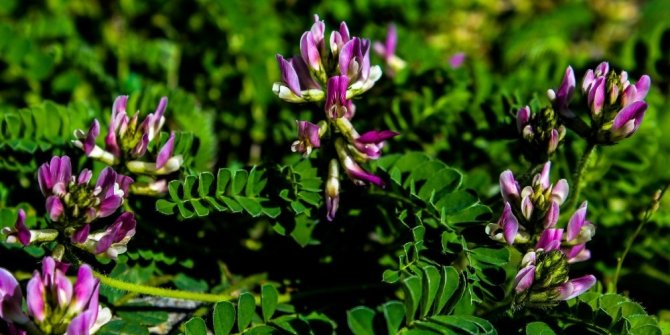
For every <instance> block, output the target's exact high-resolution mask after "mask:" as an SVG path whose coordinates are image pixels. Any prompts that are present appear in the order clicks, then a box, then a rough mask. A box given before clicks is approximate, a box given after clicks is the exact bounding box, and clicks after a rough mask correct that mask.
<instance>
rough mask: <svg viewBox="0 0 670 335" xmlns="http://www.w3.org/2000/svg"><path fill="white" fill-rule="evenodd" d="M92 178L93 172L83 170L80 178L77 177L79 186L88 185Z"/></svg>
mask: <svg viewBox="0 0 670 335" xmlns="http://www.w3.org/2000/svg"><path fill="white" fill-rule="evenodd" d="M91 177H93V172H92V171H91V170H89V169H83V170H81V172H80V173H79V177H77V184H79V185H83V184H88V182H89V181H90V180H91Z"/></svg>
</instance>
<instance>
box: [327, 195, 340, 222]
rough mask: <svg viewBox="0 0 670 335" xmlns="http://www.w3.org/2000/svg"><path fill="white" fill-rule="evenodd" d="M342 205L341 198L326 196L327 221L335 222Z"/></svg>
mask: <svg viewBox="0 0 670 335" xmlns="http://www.w3.org/2000/svg"><path fill="white" fill-rule="evenodd" d="M339 204H340V197H339V196H337V197H330V196H328V195H326V219H328V221H333V220H334V219H335V214H336V213H337V208H338V206H339Z"/></svg>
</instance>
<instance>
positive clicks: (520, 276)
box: [514, 265, 535, 293]
mask: <svg viewBox="0 0 670 335" xmlns="http://www.w3.org/2000/svg"><path fill="white" fill-rule="evenodd" d="M534 280H535V265H528V266H526V267H525V268H523V269H521V270H519V272H518V273H517V274H516V277H514V290H515V291H516V293H521V292H523V291H525V290H527V289H529V288H530V287H531V286H532V285H533V281H534Z"/></svg>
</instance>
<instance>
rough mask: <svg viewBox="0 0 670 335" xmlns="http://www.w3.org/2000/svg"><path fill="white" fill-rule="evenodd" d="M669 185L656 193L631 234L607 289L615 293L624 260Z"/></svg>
mask: <svg viewBox="0 0 670 335" xmlns="http://www.w3.org/2000/svg"><path fill="white" fill-rule="evenodd" d="M668 186H670V184H668V185H665V186H664V187H663V188H661V189H660V190H659V191H658V192H656V194H655V195H654V199H653V201H652V203H651V205H650V206H649V208H647V210H646V211H645V212H644V217H643V218H642V220H640V224H638V225H637V228H636V229H635V232H634V233H633V235H631V236H630V238H629V239H628V241H627V243H626V247H625V249H624V250H623V253H621V256H619V257H618V258H617V264H616V271H615V272H614V277H613V278H612V281H611V282H610V285H608V289H607V291H608V292H610V293H614V292H616V291H617V284H618V282H619V276H620V275H621V268H622V267H623V261H624V259H626V256H627V255H628V252H629V251H630V249H631V248H632V247H633V243H634V242H635V239H636V238H637V236H638V235H640V232H642V228H643V227H644V225H645V224H646V223H647V222H649V220H651V217H652V216H653V215H654V213H655V212H656V210H657V209H658V206H659V203H660V201H661V199H662V198H663V195H664V194H665V191H666V190H667V189H668Z"/></svg>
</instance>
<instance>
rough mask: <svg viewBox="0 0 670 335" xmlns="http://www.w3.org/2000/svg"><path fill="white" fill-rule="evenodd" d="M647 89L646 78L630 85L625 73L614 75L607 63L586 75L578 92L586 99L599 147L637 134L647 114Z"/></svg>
mask: <svg viewBox="0 0 670 335" xmlns="http://www.w3.org/2000/svg"><path fill="white" fill-rule="evenodd" d="M650 86H651V79H650V78H649V76H648V75H646V74H645V75H642V76H641V77H640V79H638V81H637V82H636V83H635V84H631V83H630V81H629V79H628V73H627V72H626V71H621V73H619V74H617V73H616V72H614V71H611V70H610V67H609V64H608V63H607V62H602V63H600V65H598V66H597V67H596V69H595V70H588V71H587V73H586V75H584V79H583V80H582V91H583V92H584V93H585V94H586V95H587V100H588V105H589V108H590V109H591V120H592V128H594V129H595V130H596V133H597V135H596V140H597V141H598V142H599V143H601V144H612V143H616V142H618V141H620V140H622V139H624V138H626V137H629V136H632V135H633V134H634V133H635V131H637V129H638V128H639V127H640V124H641V123H642V120H643V118H644V114H645V112H646V111H647V103H646V102H645V101H644V99H645V97H646V96H647V93H648V92H649V88H650Z"/></svg>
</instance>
